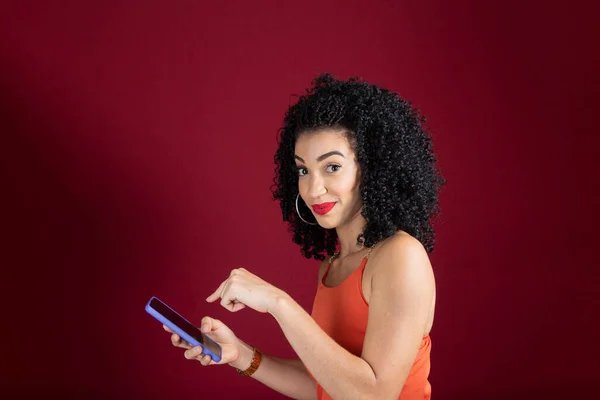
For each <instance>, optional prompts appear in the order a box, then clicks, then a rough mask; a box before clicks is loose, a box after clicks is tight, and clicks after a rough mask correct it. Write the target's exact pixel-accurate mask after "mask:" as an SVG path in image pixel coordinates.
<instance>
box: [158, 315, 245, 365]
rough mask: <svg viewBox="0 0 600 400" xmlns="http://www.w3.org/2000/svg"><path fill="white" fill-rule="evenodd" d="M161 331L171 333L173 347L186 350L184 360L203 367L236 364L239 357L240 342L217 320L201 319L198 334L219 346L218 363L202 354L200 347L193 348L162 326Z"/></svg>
mask: <svg viewBox="0 0 600 400" xmlns="http://www.w3.org/2000/svg"><path fill="white" fill-rule="evenodd" d="M163 329H164V330H165V331H167V332H171V333H172V335H171V342H172V343H173V346H175V347H180V348H182V349H186V351H185V353H184V356H185V358H187V359H188V360H197V361H200V363H201V364H202V365H204V366H206V365H222V364H230V363H234V362H236V361H237V360H238V358H239V357H240V353H241V352H240V340H239V339H238V338H237V336H235V334H234V333H233V331H232V330H231V329H229V328H228V327H227V325H225V324H224V323H222V322H221V321H219V320H218V319H214V318H210V317H204V318H202V323H201V328H200V329H199V330H200V332H202V333H204V334H206V336H208V337H210V338H211V339H212V340H214V341H215V342H217V343H218V344H219V345H220V346H221V361H219V362H218V363H216V362H214V361H213V360H212V358H210V356H209V355H204V354H202V347H200V346H196V347H193V346H192V345H191V344H189V343H188V342H187V341H185V340H183V339H182V338H181V337H180V336H179V335H178V334H176V333H173V331H172V330H170V329H169V328H168V327H167V326H165V325H163Z"/></svg>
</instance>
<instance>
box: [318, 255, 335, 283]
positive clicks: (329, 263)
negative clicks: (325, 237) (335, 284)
mask: <svg viewBox="0 0 600 400" xmlns="http://www.w3.org/2000/svg"><path fill="white" fill-rule="evenodd" d="M338 254H339V253H337V252H336V253H334V254H333V255H332V256H331V257H329V262H328V263H327V268H325V272H323V278H322V279H321V282H322V281H323V280H325V277H326V276H327V272H329V268H330V267H331V264H332V263H333V260H334V259H335V258H336V257H337V255H338Z"/></svg>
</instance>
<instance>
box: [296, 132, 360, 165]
mask: <svg viewBox="0 0 600 400" xmlns="http://www.w3.org/2000/svg"><path fill="white" fill-rule="evenodd" d="M336 150H337V151H341V152H342V153H343V154H344V155H347V156H349V155H352V154H353V151H352V149H351V146H350V142H349V141H348V137H347V133H346V132H344V131H341V130H320V131H316V132H307V133H302V134H300V135H299V136H298V139H296V146H295V153H296V155H298V156H300V157H303V158H304V157H308V158H309V159H316V158H317V157H319V156H320V155H322V154H324V153H327V152H330V151H336Z"/></svg>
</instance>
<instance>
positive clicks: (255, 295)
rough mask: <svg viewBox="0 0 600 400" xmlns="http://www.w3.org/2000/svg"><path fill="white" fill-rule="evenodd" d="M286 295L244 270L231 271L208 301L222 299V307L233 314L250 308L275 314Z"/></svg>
mask: <svg viewBox="0 0 600 400" xmlns="http://www.w3.org/2000/svg"><path fill="white" fill-rule="evenodd" d="M285 295H286V293H285V292H284V291H282V290H281V289H278V288H276V287H275V286H273V285H271V284H270V283H268V282H265V281H263V280H262V279H260V278H259V277H258V276H256V275H254V274H253V273H251V272H249V271H247V270H246V269H244V268H237V269H234V270H232V271H231V273H230V274H229V278H227V280H225V281H223V283H221V285H220V286H219V287H218V289H217V290H216V291H215V292H214V293H213V294H211V295H210V296H208V298H207V299H206V301H208V302H209V303H212V302H213V301H215V300H217V299H221V305H222V306H223V307H225V308H226V309H228V310H229V311H231V312H236V311H239V310H241V309H243V308H245V307H250V308H252V309H253V310H256V311H258V312H261V313H267V312H268V313H271V314H272V313H273V311H274V309H275V307H276V306H277V300H278V299H279V298H281V297H282V296H285Z"/></svg>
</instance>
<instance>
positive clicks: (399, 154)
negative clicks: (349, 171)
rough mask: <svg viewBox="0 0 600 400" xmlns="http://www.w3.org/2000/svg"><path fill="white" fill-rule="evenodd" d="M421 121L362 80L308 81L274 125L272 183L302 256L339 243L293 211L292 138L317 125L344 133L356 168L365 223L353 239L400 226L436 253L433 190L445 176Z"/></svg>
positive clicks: (372, 237) (366, 240)
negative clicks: (277, 126)
mask: <svg viewBox="0 0 600 400" xmlns="http://www.w3.org/2000/svg"><path fill="white" fill-rule="evenodd" d="M425 122H426V120H425V118H424V117H421V116H420V115H419V112H418V110H416V109H415V108H414V107H412V106H411V104H410V103H409V102H408V101H406V100H404V99H402V98H401V97H400V96H399V95H398V94H397V93H394V92H391V91H389V90H387V89H384V88H380V87H378V86H375V85H372V84H369V83H367V82H364V81H363V80H362V79H361V78H360V77H352V78H350V79H349V80H347V81H344V80H337V79H335V78H334V77H333V76H332V75H331V74H330V73H325V74H322V75H320V76H318V77H317V78H315V79H314V80H313V81H312V87H311V88H309V89H307V90H306V94H305V95H302V96H299V99H298V102H297V103H296V104H294V105H292V106H290V107H289V109H288V110H287V112H286V114H285V118H284V121H283V126H282V127H281V128H280V129H279V133H278V145H279V147H278V149H277V152H276V154H275V157H274V159H275V165H276V167H275V178H274V180H273V186H272V188H271V190H272V192H273V198H274V199H275V200H279V203H280V206H281V213H282V216H283V220H284V221H287V222H289V230H290V232H291V233H292V234H293V238H292V240H293V242H294V243H297V244H299V245H300V246H301V247H302V249H301V253H302V255H304V256H305V257H306V258H311V257H312V258H314V259H317V260H323V259H325V257H326V256H331V255H333V254H334V252H335V248H336V246H337V239H338V238H337V233H336V231H335V229H325V228H322V227H321V226H319V225H309V224H307V223H305V222H303V221H302V220H301V219H300V218H299V217H298V215H297V212H296V196H297V195H298V168H297V167H296V164H295V161H294V151H295V144H296V139H297V138H298V136H299V135H300V134H302V133H305V132H315V131H318V130H320V129H336V130H338V129H339V130H344V131H346V132H347V135H349V141H350V143H351V145H352V147H353V150H354V152H355V154H356V158H357V161H358V164H359V166H360V170H361V182H360V194H361V198H362V202H363V207H362V215H363V217H364V218H365V219H366V221H367V223H366V226H365V227H364V230H363V232H362V233H361V234H360V235H359V236H358V237H357V242H358V244H360V245H364V246H365V247H372V246H373V245H374V244H375V243H377V242H378V241H380V240H382V239H385V238H387V237H390V236H392V235H394V234H395V233H396V232H398V230H403V231H405V232H407V233H409V234H410V235H412V236H414V237H415V238H416V239H418V240H419V241H420V242H421V244H422V245H423V247H424V248H425V249H426V251H427V252H432V251H433V249H434V244H435V231H434V230H433V228H432V224H431V221H432V218H433V217H434V216H435V215H436V214H437V213H438V212H439V209H438V192H439V189H440V187H441V186H442V185H444V184H445V183H446V181H445V179H444V178H443V177H442V176H441V174H440V173H439V171H438V169H437V167H436V163H437V159H436V156H435V154H434V152H433V144H432V140H431V137H430V135H429V133H428V132H427V131H426V130H425V129H424V124H425ZM302 203H303V202H302ZM304 209H305V211H306V213H303V215H304V216H305V219H306V216H310V211H308V208H307V207H306V205H304ZM301 212H302V211H301Z"/></svg>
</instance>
